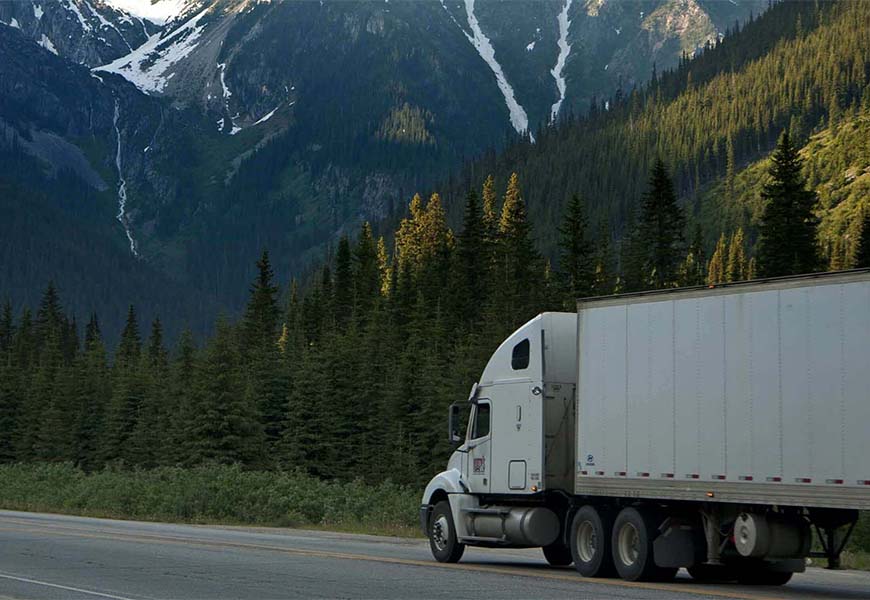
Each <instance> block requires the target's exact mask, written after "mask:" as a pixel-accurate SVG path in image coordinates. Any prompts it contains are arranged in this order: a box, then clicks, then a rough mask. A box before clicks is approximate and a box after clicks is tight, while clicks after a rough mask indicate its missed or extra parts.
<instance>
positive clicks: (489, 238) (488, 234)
mask: <svg viewBox="0 0 870 600" xmlns="http://www.w3.org/2000/svg"><path fill="white" fill-rule="evenodd" d="M481 198H482V199H483V217H482V218H483V239H484V241H485V242H486V243H487V244H489V245H494V244H495V242H496V239H498V214H499V210H498V206H497V202H498V198H497V194H496V191H495V180H494V179H493V178H492V175H489V176H488V177H487V178H486V180H485V181H484V182H483V191H482V192H481Z"/></svg>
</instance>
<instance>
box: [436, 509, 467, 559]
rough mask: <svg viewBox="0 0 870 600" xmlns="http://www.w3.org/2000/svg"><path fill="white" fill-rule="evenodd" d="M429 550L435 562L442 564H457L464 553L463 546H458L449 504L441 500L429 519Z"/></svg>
mask: <svg viewBox="0 0 870 600" xmlns="http://www.w3.org/2000/svg"><path fill="white" fill-rule="evenodd" d="M429 549H430V550H431V551H432V556H434V557H435V560H437V561H438V562H443V563H455V562H459V559H460V558H462V553H463V552H465V544H460V543H459V540H458V539H457V537H456V527H455V526H454V525H453V513H452V512H451V511H450V503H449V502H448V501H447V500H442V501H441V502H439V503H438V504H436V505H435V508H434V509H432V517H431V518H430V519H429Z"/></svg>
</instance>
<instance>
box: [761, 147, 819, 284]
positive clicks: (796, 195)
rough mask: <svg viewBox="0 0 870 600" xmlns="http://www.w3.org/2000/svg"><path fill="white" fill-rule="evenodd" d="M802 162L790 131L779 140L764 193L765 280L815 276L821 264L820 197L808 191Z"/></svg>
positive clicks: (762, 236) (762, 256)
mask: <svg viewBox="0 0 870 600" xmlns="http://www.w3.org/2000/svg"><path fill="white" fill-rule="evenodd" d="M801 167H802V161H801V158H800V156H799V155H798V150H797V148H795V147H794V145H793V144H792V143H791V139H790V137H789V134H788V131H784V132H783V134H782V135H781V136H780V138H779V143H778V145H777V147H776V151H775V152H774V153H773V157H772V165H771V167H770V172H769V176H770V182H769V183H767V184H766V185H765V186H764V189H763V191H762V193H761V197H762V200H763V201H764V203H765V205H764V212H763V213H762V216H761V223H760V225H759V232H760V234H761V237H760V240H759V245H758V246H759V247H758V269H759V271H760V273H759V274H760V275H761V276H762V277H778V276H782V275H796V274H799V273H811V272H813V271H815V270H816V269H817V268H818V267H819V264H820V261H819V253H818V248H817V245H816V227H817V225H818V218H817V217H816V216H815V214H814V213H813V209H814V207H815V204H816V196H815V194H814V193H813V192H811V191H808V190H807V189H806V182H805V180H804V178H803V175H802V173H801Z"/></svg>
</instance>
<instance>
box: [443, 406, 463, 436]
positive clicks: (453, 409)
mask: <svg viewBox="0 0 870 600" xmlns="http://www.w3.org/2000/svg"><path fill="white" fill-rule="evenodd" d="M461 427H462V413H461V411H460V407H459V405H458V404H451V405H450V409H449V412H448V414H447V435H448V440H449V442H450V444H451V445H455V444H459V443H461V442H462V441H463V440H464V439H465V436H464V435H462V430H461Z"/></svg>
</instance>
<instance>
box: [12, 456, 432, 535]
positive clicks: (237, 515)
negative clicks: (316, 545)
mask: <svg viewBox="0 0 870 600" xmlns="http://www.w3.org/2000/svg"><path fill="white" fill-rule="evenodd" d="M419 496H420V494H419V491H418V490H412V489H410V488H407V487H403V486H399V485H396V484H394V483H392V482H390V481H385V482H382V483H378V484H374V485H373V484H368V483H365V482H363V481H353V482H347V483H341V482H327V481H321V480H319V479H316V478H314V477H311V476H309V475H306V474H304V473H298V472H256V471H245V470H243V469H241V468H239V467H236V466H224V465H215V466H207V467H197V468H193V469H181V468H158V469H153V470H148V471H127V470H120V469H111V468H109V469H106V470H103V471H98V472H94V473H87V474H86V473H84V472H82V471H81V470H79V469H77V468H75V467H74V466H72V465H70V464H12V465H0V507H3V508H6V509H17V510H32V511H43V512H63V513H71V514H82V515H89V516H105V517H115V518H125V519H139V520H160V521H182V522H204V523H226V524H250V525H277V526H297V527H304V526H314V527H324V528H337V529H347V530H353V531H368V532H373V533H398V534H410V533H413V532H414V530H415V528H416V518H417V514H418V513H417V509H418V506H419V502H420V499H419Z"/></svg>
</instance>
